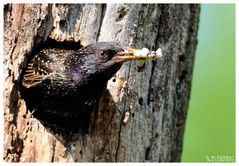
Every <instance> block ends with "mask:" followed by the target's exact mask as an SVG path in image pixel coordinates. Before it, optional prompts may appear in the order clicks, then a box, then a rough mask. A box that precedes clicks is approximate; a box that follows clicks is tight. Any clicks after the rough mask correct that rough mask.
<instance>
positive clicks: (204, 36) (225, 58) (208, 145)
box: [182, 4, 235, 162]
mask: <svg viewBox="0 0 239 166" xmlns="http://www.w3.org/2000/svg"><path fill="white" fill-rule="evenodd" d="M213 156H215V157H217V156H219V157H220V156H229V157H231V159H232V160H226V162H232V161H235V5H234V4H203V5H201V16H200V24H199V32H198V47H197V51H196V59H195V66H194V74H193V82H192V93H191V99H190V105H189V110H188V116H187V122H186V130H185V135H184V147H183V155H182V162H207V161H208V159H207V157H210V159H214V158H213ZM216 161H218V160H216ZM218 162H219V161H218Z"/></svg>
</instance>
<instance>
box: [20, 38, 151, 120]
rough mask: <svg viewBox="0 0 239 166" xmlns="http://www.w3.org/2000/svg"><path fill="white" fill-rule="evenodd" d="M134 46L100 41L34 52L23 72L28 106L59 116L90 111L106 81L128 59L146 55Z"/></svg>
mask: <svg viewBox="0 0 239 166" xmlns="http://www.w3.org/2000/svg"><path fill="white" fill-rule="evenodd" d="M134 52H135V49H131V48H124V47H122V46H120V45H119V44H116V43H112V42H98V43H94V44H90V45H88V46H85V47H83V48H81V49H79V50H64V49H58V48H47V49H43V50H41V51H38V52H35V53H33V56H32V59H31V60H30V61H29V62H28V64H27V66H26V69H25V70H24V71H23V76H22V81H21V84H22V95H23V98H24V99H25V100H26V103H27V106H28V107H29V109H31V110H34V111H36V112H38V113H41V112H42V113H43V112H44V113H47V114H49V115H54V116H56V117H77V116H79V115H81V114H82V113H83V112H86V111H89V110H90V108H91V106H93V105H95V104H96V103H97V101H98V100H99V99H100V98H101V96H102V95H103V94H104V92H105V91H106V86H107V81H108V80H109V79H110V78H111V77H112V76H113V75H114V74H115V73H116V72H117V71H118V70H119V69H120V67H121V65H122V64H123V63H124V62H126V61H128V60H136V59H141V60H144V59H147V58H146V57H144V56H137V55H134Z"/></svg>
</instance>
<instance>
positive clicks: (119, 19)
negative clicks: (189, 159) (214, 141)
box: [4, 4, 200, 162]
mask: <svg viewBox="0 0 239 166" xmlns="http://www.w3.org/2000/svg"><path fill="white" fill-rule="evenodd" d="M199 11H200V10H199V5H173V4H170V5H163V4H161V5H159V4H69V5H61V4H58V5H57V4H53V5H52V4H7V5H4V77H5V84H4V124H5V126H4V129H5V132H4V160H5V161H8V162H93V161H96V162H101V161H105V162H106V161H107V162H127V161H128V162H144V161H151V162H161V161H163V162H169V161H180V157H181V153H182V143H183V133H184V127H185V120H186V115H187V108H188V102H189V97H190V89H191V80H192V69H193V63H194V55H195V50H196V44H197V39H196V36H197V30H198V22H199ZM97 41H115V42H118V43H120V44H122V45H124V46H132V47H136V48H142V47H146V48H149V49H150V50H156V49H157V48H158V47H160V48H161V49H162V52H163V57H162V58H161V59H159V60H156V61H149V62H146V64H145V66H144V67H142V66H141V67H140V66H139V62H127V63H126V64H124V65H123V66H122V67H121V69H120V71H119V72H118V73H117V74H116V75H115V76H114V77H113V78H112V79H111V80H109V82H108V91H107V92H106V94H105V95H104V97H102V98H101V100H100V103H99V107H98V109H97V110H96V111H95V112H93V113H92V115H91V120H90V126H89V133H88V134H84V135H83V134H81V133H74V134H73V133H72V134H70V135H68V137H67V138H66V137H64V136H62V135H63V134H62V133H63V131H62V132H61V131H59V132H53V131H52V130H50V129H49V128H48V127H46V126H44V124H42V123H41V121H39V120H38V119H37V118H36V117H34V116H33V115H32V113H31V112H30V111H28V110H27V109H26V106H25V101H24V100H23V99H22V98H21V95H20V92H19V83H20V81H21V80H20V78H21V73H22V69H23V68H24V67H25V66H26V62H27V59H28V58H29V55H30V53H31V52H32V50H34V49H36V48H39V47H44V46H45V45H56V46H57V45H62V44H63V45H69V46H71V47H73V46H74V47H79V48H80V47H81V46H85V45H87V44H90V43H93V42H97ZM128 115H129V118H128V119H127V116H128ZM62 123H64V122H62Z"/></svg>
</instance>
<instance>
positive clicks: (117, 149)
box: [115, 62, 132, 162]
mask: <svg viewBox="0 0 239 166" xmlns="http://www.w3.org/2000/svg"><path fill="white" fill-rule="evenodd" d="M131 63H132V62H129V68H128V75H127V78H126V80H128V79H129V77H130V69H131ZM126 88H127V86H126ZM126 103H127V101H126V100H125V98H124V106H123V114H122V115H123V116H121V120H120V128H119V133H118V145H117V148H116V154H115V162H117V158H118V153H119V147H120V142H121V141H120V138H121V130H122V126H123V118H124V113H125V112H126Z"/></svg>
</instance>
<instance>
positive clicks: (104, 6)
mask: <svg viewBox="0 0 239 166" xmlns="http://www.w3.org/2000/svg"><path fill="white" fill-rule="evenodd" d="M101 8H102V9H101V16H100V25H99V29H98V32H97V35H96V41H97V42H98V41H99V37H100V31H101V27H102V23H103V20H104V17H105V12H106V9H107V4H102V5H101Z"/></svg>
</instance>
